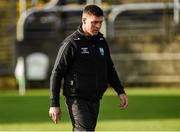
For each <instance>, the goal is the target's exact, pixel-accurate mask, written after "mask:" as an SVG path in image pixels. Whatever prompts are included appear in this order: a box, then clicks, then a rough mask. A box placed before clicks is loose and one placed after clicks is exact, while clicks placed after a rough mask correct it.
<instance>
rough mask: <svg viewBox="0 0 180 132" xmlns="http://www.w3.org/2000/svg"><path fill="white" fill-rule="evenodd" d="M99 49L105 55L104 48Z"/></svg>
mask: <svg viewBox="0 0 180 132" xmlns="http://www.w3.org/2000/svg"><path fill="white" fill-rule="evenodd" d="M99 51H100V53H101V55H102V56H104V49H103V48H99Z"/></svg>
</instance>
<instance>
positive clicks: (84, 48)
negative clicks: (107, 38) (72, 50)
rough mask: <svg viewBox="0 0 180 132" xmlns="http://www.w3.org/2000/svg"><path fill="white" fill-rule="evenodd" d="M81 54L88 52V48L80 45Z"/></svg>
mask: <svg viewBox="0 0 180 132" xmlns="http://www.w3.org/2000/svg"><path fill="white" fill-rule="evenodd" d="M81 54H89V50H88V48H87V47H82V48H81Z"/></svg>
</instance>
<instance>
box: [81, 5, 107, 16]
mask: <svg viewBox="0 0 180 132" xmlns="http://www.w3.org/2000/svg"><path fill="white" fill-rule="evenodd" d="M84 13H85V14H88V15H95V16H97V17H101V16H104V14H103V10H102V9H101V8H100V7H98V6H97V5H87V6H85V7H84V10H83V14H84Z"/></svg>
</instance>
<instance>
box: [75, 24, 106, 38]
mask: <svg viewBox="0 0 180 132" xmlns="http://www.w3.org/2000/svg"><path fill="white" fill-rule="evenodd" d="M77 31H78V33H79V34H80V35H82V36H83V37H85V38H87V39H95V38H100V37H103V34H102V33H100V32H99V33H98V34H97V35H94V36H87V35H86V34H85V33H84V31H83V30H82V24H81V25H80V26H79V27H78V29H77Z"/></svg>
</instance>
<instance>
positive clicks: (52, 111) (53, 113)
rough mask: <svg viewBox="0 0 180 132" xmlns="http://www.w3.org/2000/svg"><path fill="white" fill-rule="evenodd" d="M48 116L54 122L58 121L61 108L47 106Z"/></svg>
mask: <svg viewBox="0 0 180 132" xmlns="http://www.w3.org/2000/svg"><path fill="white" fill-rule="evenodd" d="M49 116H50V117H51V119H52V120H53V122H54V123H55V124H57V123H58V121H59V119H60V117H61V110H60V108H59V107H50V108H49Z"/></svg>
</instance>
